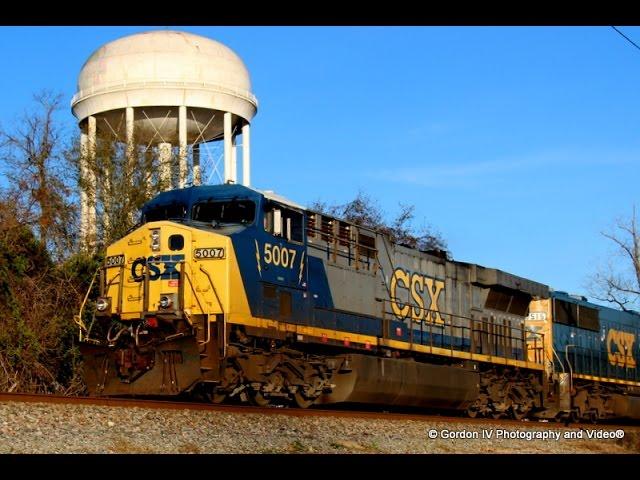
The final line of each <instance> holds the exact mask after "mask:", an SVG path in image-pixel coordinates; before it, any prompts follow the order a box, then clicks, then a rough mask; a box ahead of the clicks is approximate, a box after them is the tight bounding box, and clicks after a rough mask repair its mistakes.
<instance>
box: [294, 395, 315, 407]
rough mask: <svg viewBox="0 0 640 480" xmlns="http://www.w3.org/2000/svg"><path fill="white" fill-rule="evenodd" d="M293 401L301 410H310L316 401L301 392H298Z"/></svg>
mask: <svg viewBox="0 0 640 480" xmlns="http://www.w3.org/2000/svg"><path fill="white" fill-rule="evenodd" d="M293 400H294V402H295V403H296V405H297V406H298V407H300V408H309V407H310V406H311V405H313V402H314V401H315V399H308V398H307V397H305V396H304V395H303V394H302V392H300V391H297V392H296V393H295V394H294V395H293Z"/></svg>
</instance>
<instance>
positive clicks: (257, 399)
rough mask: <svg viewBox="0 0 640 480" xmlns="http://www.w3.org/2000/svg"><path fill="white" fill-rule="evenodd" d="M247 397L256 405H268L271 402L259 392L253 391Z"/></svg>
mask: <svg viewBox="0 0 640 480" xmlns="http://www.w3.org/2000/svg"><path fill="white" fill-rule="evenodd" d="M249 398H250V399H251V403H253V404H254V405H255V406H256V407H268V406H269V405H270V404H271V399H270V398H266V397H265V396H264V395H263V394H262V393H261V392H254V393H252V394H250V395H249Z"/></svg>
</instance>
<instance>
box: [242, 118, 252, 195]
mask: <svg viewBox="0 0 640 480" xmlns="http://www.w3.org/2000/svg"><path fill="white" fill-rule="evenodd" d="M249 128H250V127H249V124H248V123H247V124H246V125H245V126H243V127H242V184H243V185H245V186H247V187H248V186H249V185H251V143H250V133H249Z"/></svg>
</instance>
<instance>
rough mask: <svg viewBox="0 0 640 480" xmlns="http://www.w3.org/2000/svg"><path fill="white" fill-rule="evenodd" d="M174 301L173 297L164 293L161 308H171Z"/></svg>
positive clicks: (160, 303) (161, 298)
mask: <svg viewBox="0 0 640 480" xmlns="http://www.w3.org/2000/svg"><path fill="white" fill-rule="evenodd" d="M172 303H173V301H172V300H171V297H170V296H168V295H162V296H161V297H160V302H159V305H160V308H169V307H170V306H171V304H172Z"/></svg>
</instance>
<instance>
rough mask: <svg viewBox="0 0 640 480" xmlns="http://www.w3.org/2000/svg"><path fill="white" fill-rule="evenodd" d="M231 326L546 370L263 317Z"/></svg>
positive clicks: (244, 319)
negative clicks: (324, 337)
mask: <svg viewBox="0 0 640 480" xmlns="http://www.w3.org/2000/svg"><path fill="white" fill-rule="evenodd" d="M229 321H230V322H231V323H240V324H243V325H247V326H250V327H259V328H267V329H269V328H271V329H275V330H278V331H280V332H293V333H296V334H300V335H310V336H312V337H322V336H323V335H324V336H326V337H327V338H329V339H332V340H338V341H341V342H342V341H344V340H345V339H349V341H350V342H352V343H361V344H365V343H367V342H369V344H371V345H372V346H375V345H378V341H379V342H380V346H385V347H389V348H397V349H399V350H412V351H415V352H420V353H428V354H432V355H439V356H443V357H454V358H464V359H467V360H475V361H479V362H489V363H495V364H500V365H509V366H514V367H520V368H528V369H532V370H543V369H544V366H543V365H541V364H538V363H534V362H526V361H524V360H513V359H510V358H504V357H496V356H490V355H482V354H478V353H471V352H462V351H459V350H450V349H447V348H440V347H431V346H427V345H415V344H413V345H411V344H410V343H409V342H401V341H398V340H385V339H378V337H374V336H371V335H360V334H357V333H351V332H343V331H339V330H330V329H325V328H318V327H308V326H306V325H296V324H292V323H285V322H279V321H277V320H269V319H267V318H259V317H249V318H247V317H245V316H243V317H236V316H234V315H231V318H230V319H229Z"/></svg>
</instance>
